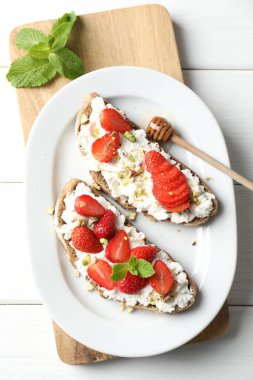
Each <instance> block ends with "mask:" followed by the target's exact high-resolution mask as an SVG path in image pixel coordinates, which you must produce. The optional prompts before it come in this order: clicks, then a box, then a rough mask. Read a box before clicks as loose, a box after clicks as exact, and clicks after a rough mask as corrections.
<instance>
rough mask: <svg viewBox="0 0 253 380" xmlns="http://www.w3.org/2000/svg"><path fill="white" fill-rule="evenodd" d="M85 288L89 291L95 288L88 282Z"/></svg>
mask: <svg viewBox="0 0 253 380" xmlns="http://www.w3.org/2000/svg"><path fill="white" fill-rule="evenodd" d="M86 289H87V290H88V292H91V291H92V290H94V289H95V288H94V286H93V285H92V284H89V285H88V286H87V288H86Z"/></svg>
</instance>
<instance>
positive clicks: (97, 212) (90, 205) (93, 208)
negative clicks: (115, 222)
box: [74, 195, 105, 216]
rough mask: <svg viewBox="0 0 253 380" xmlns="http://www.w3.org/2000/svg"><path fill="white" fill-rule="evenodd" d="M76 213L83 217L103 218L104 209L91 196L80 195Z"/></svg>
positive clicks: (77, 199) (76, 202) (77, 200)
mask: <svg viewBox="0 0 253 380" xmlns="http://www.w3.org/2000/svg"><path fill="white" fill-rule="evenodd" d="M74 208H75V212H77V214H79V215H82V216H102V215H103V214H104V213H105V209H104V207H103V206H102V205H101V204H100V203H99V202H98V201H97V200H96V199H94V198H92V197H91V196H90V195H80V196H79V197H77V198H76V200H75V206H74Z"/></svg>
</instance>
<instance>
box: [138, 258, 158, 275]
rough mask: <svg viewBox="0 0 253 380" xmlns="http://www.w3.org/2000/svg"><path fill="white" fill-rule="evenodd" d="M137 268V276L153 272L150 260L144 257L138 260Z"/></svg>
mask: <svg viewBox="0 0 253 380" xmlns="http://www.w3.org/2000/svg"><path fill="white" fill-rule="evenodd" d="M137 270H138V274H139V276H141V277H143V278H148V277H151V276H153V274H154V273H155V270H154V268H153V266H152V265H151V264H150V262H149V261H147V260H144V259H139V260H138V263H137Z"/></svg>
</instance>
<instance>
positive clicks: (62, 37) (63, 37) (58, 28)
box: [50, 12, 76, 50]
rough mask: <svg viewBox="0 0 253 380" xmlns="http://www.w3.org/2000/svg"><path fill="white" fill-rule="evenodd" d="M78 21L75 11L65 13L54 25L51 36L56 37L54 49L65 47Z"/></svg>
mask: <svg viewBox="0 0 253 380" xmlns="http://www.w3.org/2000/svg"><path fill="white" fill-rule="evenodd" d="M75 21H76V15H75V14H74V12H72V13H65V14H64V15H63V16H62V17H61V18H59V19H58V20H57V21H56V22H55V23H54V25H53V27H52V31H51V34H50V36H51V37H52V38H53V39H54V42H53V45H52V48H53V50H56V49H60V48H62V47H64V46H65V45H66V43H67V41H68V38H69V34H70V32H71V29H72V27H73V25H74V23H75Z"/></svg>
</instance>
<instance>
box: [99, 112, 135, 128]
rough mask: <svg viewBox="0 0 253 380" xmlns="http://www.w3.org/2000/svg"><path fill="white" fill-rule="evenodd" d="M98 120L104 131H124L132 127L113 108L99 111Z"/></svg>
mask: <svg viewBox="0 0 253 380" xmlns="http://www.w3.org/2000/svg"><path fill="white" fill-rule="evenodd" d="M100 122H101V125H102V127H103V128H104V129H105V130H106V131H116V132H121V133H124V132H126V131H131V129H132V128H131V126H130V124H129V123H128V122H127V121H126V120H125V119H124V117H123V116H122V115H121V114H120V113H119V112H118V111H116V110H115V109H113V108H106V109H104V110H103V111H102V112H101V114H100Z"/></svg>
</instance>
